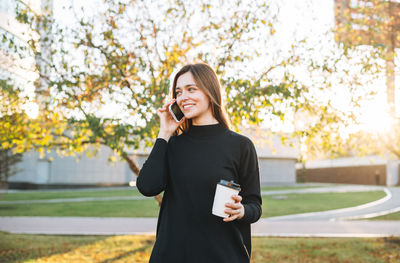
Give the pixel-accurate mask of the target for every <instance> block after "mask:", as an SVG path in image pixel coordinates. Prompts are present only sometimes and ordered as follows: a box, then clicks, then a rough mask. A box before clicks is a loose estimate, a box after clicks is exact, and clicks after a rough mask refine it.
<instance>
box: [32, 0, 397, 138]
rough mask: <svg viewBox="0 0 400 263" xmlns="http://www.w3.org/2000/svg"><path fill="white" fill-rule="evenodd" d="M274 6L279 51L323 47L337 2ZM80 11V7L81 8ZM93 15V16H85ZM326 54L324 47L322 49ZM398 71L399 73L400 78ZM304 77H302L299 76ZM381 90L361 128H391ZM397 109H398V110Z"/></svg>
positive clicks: (114, 108)
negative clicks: (298, 45)
mask: <svg viewBox="0 0 400 263" xmlns="http://www.w3.org/2000/svg"><path fill="white" fill-rule="evenodd" d="M69 1H70V0H58V1H57V5H55V10H54V13H55V16H56V17H57V18H58V19H59V21H61V22H64V23H68V22H69V21H71V13H68V12H66V11H65V9H64V8H63V3H65V4H66V5H67V4H68V3H69ZM72 1H73V3H74V6H75V7H78V6H80V5H85V7H86V10H91V9H92V10H94V9H95V7H96V4H95V0H91V1H85V2H82V1H77V0H72ZM273 2H274V4H276V5H277V6H279V16H278V23H277V24H276V25H275V30H276V33H275V34H274V37H273V39H272V41H273V45H274V46H277V47H280V50H281V51H282V52H283V53H284V52H285V50H288V49H290V45H291V43H293V41H294V40H295V39H297V40H301V39H307V40H308V41H310V42H313V41H314V42H315V45H316V46H317V45H323V44H321V41H320V40H321V36H322V35H324V33H325V32H327V31H329V29H330V27H331V26H332V25H333V23H334V9H333V7H334V1H333V0H308V1H296V0H273ZM78 9H79V8H78ZM85 15H90V13H88V12H87V13H85ZM321 50H322V51H321V52H324V51H323V46H322V47H321ZM263 60H265V58H263V57H260V58H258V60H257V59H256V60H255V61H254V62H253V65H254V67H257V66H258V65H262V63H263ZM396 63H397V65H400V64H399V60H398V57H397V58H396ZM398 74H399V72H397V75H396V76H397V79H399V78H398ZM299 75H301V74H299ZM396 84H397V85H396V89H397V90H398V88H399V81H397V82H396ZM374 85H376V86H377V87H380V88H379V92H378V94H377V95H376V96H375V99H374V100H373V101H369V102H368V103H367V105H365V107H364V108H363V109H362V111H361V112H362V114H361V116H360V120H361V122H362V123H363V124H362V129H365V130H376V131H381V130H384V129H386V128H387V127H388V123H389V120H388V118H386V117H385V116H387V114H386V113H385V107H386V95H385V90H386V87H385V80H384V79H380V80H378V81H376V82H375V83H374ZM398 97H399V98H396V102H397V104H398V105H399V104H400V96H398ZM346 98H348V96H346V94H345V93H342V94H339V95H337V98H335V99H334V100H333V103H334V104H336V105H337V107H346ZM322 99H323V98H322ZM106 101H108V103H107V106H106V107H104V108H103V109H102V110H100V111H99V114H100V115H104V116H110V117H112V116H120V114H121V111H120V108H119V107H118V105H116V104H115V103H113V102H111V100H108V99H107V98H106ZM397 110H398V109H397ZM27 111H28V113H29V112H30V113H29V114H30V115H31V116H32V117H34V116H35V114H37V108H35V105H34V103H31V104H30V105H29V106H28V107H27ZM294 119H295V116H294V115H290V114H289V115H288V116H287V121H286V122H284V123H282V122H281V121H280V120H277V119H276V118H272V119H270V120H267V121H265V122H264V123H263V124H262V127H264V128H269V129H272V130H274V131H284V132H290V131H293V129H294Z"/></svg>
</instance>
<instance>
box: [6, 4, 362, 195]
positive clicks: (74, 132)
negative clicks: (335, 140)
mask: <svg viewBox="0 0 400 263" xmlns="http://www.w3.org/2000/svg"><path fill="white" fill-rule="evenodd" d="M19 3H20V4H19V8H18V12H17V18H18V20H19V21H20V22H21V23H25V24H27V25H29V27H30V28H31V29H32V30H34V31H35V32H39V33H40V37H39V38H35V37H32V38H31V40H30V41H29V42H28V43H29V47H20V46H17V45H14V48H15V50H16V53H17V54H19V55H20V56H22V55H21V54H22V53H23V52H30V53H31V55H32V56H33V57H35V58H36V62H37V63H36V71H37V72H38V74H39V75H40V77H39V79H38V81H36V83H35V85H36V92H37V103H38V105H39V107H40V110H39V115H38V117H37V118H36V119H34V120H32V119H30V120H29V121H27V120H26V119H23V120H22V122H29V124H30V125H33V126H34V127H35V129H34V130H33V131H31V130H29V131H26V132H27V133H28V134H30V135H29V136H28V137H27V136H22V134H23V133H24V131H23V130H15V131H12V132H11V133H8V134H6V133H4V134H3V135H2V138H1V144H2V147H4V148H11V147H15V149H16V152H24V151H26V150H28V149H31V148H34V149H36V150H39V151H41V152H44V151H45V150H49V149H56V150H57V152H58V153H59V154H63V155H75V154H78V153H82V152H84V151H85V150H86V149H87V147H88V146H89V145H91V146H94V147H95V149H98V147H99V146H100V145H105V146H108V147H110V148H111V149H112V150H113V151H114V152H115V153H116V154H117V155H118V156H120V157H121V158H122V159H124V160H126V161H127V162H128V164H129V167H130V169H131V170H132V171H133V172H134V173H135V174H139V167H138V165H137V164H136V162H135V161H134V160H133V159H132V158H131V157H130V156H129V155H128V151H129V150H130V149H137V148H139V147H140V144H141V142H145V145H147V146H150V145H151V144H152V142H153V140H154V138H155V137H156V135H157V133H158V129H159V127H158V120H157V117H156V116H157V115H156V114H154V113H155V112H156V109H157V108H159V107H161V106H162V105H163V103H164V100H165V99H166V94H168V92H169V87H170V78H171V76H172V74H173V71H174V69H176V68H178V67H180V66H182V65H183V64H185V63H187V62H189V61H193V60H195V59H198V60H201V61H204V62H206V63H209V64H210V65H211V66H212V67H214V68H215V69H216V72H217V74H218V75H219V77H220V78H221V80H222V84H223V86H224V87H225V97H226V101H227V105H226V107H227V110H228V113H229V114H230V116H231V120H232V124H233V125H234V128H235V129H238V127H239V126H242V125H248V124H259V123H260V122H261V121H263V120H265V119H266V118H271V116H272V117H273V116H275V117H277V118H278V119H280V120H285V118H287V116H288V115H295V114H308V115H309V116H311V117H312V118H314V120H315V121H312V122H310V123H309V124H308V125H304V126H303V127H302V128H301V129H298V130H295V132H294V133H293V134H292V135H293V136H299V137H301V138H308V139H310V138H314V137H315V136H316V134H319V132H325V133H327V132H328V130H329V129H328V128H331V129H330V130H332V129H338V127H337V125H336V124H337V123H339V122H344V121H345V119H346V117H347V115H345V112H343V111H341V110H340V108H338V107H332V105H331V104H330V100H329V99H328V100H327V101H321V100H320V99H318V92H314V91H313V90H314V89H315V90H317V91H321V90H324V91H325V90H326V89H327V88H328V89H329V88H331V87H332V80H331V76H332V74H335V73H336V72H338V71H339V70H341V68H340V67H339V66H337V64H338V63H340V62H341V61H342V58H341V57H340V56H339V58H337V56H334V57H329V56H327V57H325V59H322V60H321V61H314V60H313V59H309V58H307V57H302V56H304V54H305V53H306V52H308V49H309V48H308V47H307V46H306V45H305V43H306V42H304V41H302V42H297V43H294V44H293V45H292V48H291V49H290V50H289V51H288V52H286V53H284V52H282V54H280V53H279V52H277V51H276V50H273V49H271V47H270V46H269V45H270V40H271V38H272V37H273V35H274V26H273V25H274V22H275V19H276V15H277V10H278V9H277V8H276V7H275V6H271V5H267V4H266V3H265V1H251V2H249V3H247V2H243V1H235V2H234V3H232V2H229V3H224V2H221V3H220V2H218V3H216V2H213V1H206V0H204V1H202V2H201V4H200V5H199V4H196V5H194V4H193V3H191V2H190V1H180V0H175V1H173V2H172V3H171V4H169V5H168V6H165V5H163V4H161V3H152V2H150V1H135V2H130V1H109V0H103V1H99V2H98V3H96V8H95V9H94V8H93V9H90V8H88V7H86V8H85V7H82V10H81V11H79V8H76V7H73V6H72V7H70V8H69V9H68V10H70V13H71V14H73V17H74V19H73V20H69V21H68V24H65V23H64V24H63V22H62V21H60V20H59V19H57V17H54V16H53V15H52V13H51V5H48V6H45V7H44V12H42V13H41V14H38V13H35V11H34V10H32V9H31V8H30V7H29V6H27V5H25V4H24V2H22V1H21V2H19ZM50 3H51V2H50ZM46 8H47V9H46ZM95 10H98V11H95ZM220 10H224V12H220ZM89 11H90V12H89ZM84 13H85V14H86V15H85V16H84V15H83V14H84ZM88 14H90V15H88ZM7 41H8V43H11V41H10V40H7ZM10 45H11V44H10ZM302 52H303V53H302ZM340 52H341V53H340V54H341V56H342V57H345V58H347V57H348V53H347V54H346V53H345V51H343V50H341V51H340ZM260 56H261V57H267V58H269V59H268V60H266V61H263V63H262V64H260V66H258V67H255V66H254V59H255V58H257V57H260ZM299 66H302V67H305V68H306V70H307V72H308V73H309V74H310V77H312V76H311V75H313V74H316V72H318V74H320V75H322V76H323V78H322V81H321V82H317V83H311V84H305V83H304V82H303V81H301V80H299V79H298V77H296V74H295V72H296V70H297V67H299ZM357 69H358V71H357V70H356V71H354V72H355V73H354V72H352V74H356V75H357V73H359V71H360V70H361V71H362V70H363V68H362V67H361V68H357ZM364 71H365V70H364ZM364 73H365V72H364ZM351 76H352V77H354V76H353V75H351ZM346 81H347V82H348V83H350V82H352V81H354V80H353V79H351V78H350V77H349V79H347V80H346ZM358 84H359V82H358ZM106 103H115V104H116V105H118V107H119V110H118V114H116V115H110V114H108V115H106V114H101V110H102V107H103V106H104V105H105V104H106ZM6 115H7V114H6ZM21 126H23V125H21ZM320 134H321V133H320ZM157 199H158V201H160V200H161V198H160V197H159V196H158V197H157Z"/></svg>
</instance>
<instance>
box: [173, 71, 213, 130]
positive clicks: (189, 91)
mask: <svg viewBox="0 0 400 263" xmlns="http://www.w3.org/2000/svg"><path fill="white" fill-rule="evenodd" d="M175 91H176V102H177V103H178V106H179V108H180V109H181V110H182V112H183V114H185V117H186V118H187V119H192V123H193V124H195V125H196V124H200V123H202V120H208V119H209V118H210V117H212V113H211V107H210V99H209V98H208V96H207V95H206V94H205V93H204V92H203V91H202V90H201V89H200V88H198V87H197V86H196V82H195V81H194V78H193V75H192V73H191V72H186V73H185V74H182V75H181V76H179V78H178V80H177V82H176V88H175Z"/></svg>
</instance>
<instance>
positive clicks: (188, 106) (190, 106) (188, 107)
mask: <svg viewBox="0 0 400 263" xmlns="http://www.w3.org/2000/svg"><path fill="white" fill-rule="evenodd" d="M192 106H194V105H193V104H190V105H185V106H183V109H184V110H186V109H190V108H192Z"/></svg>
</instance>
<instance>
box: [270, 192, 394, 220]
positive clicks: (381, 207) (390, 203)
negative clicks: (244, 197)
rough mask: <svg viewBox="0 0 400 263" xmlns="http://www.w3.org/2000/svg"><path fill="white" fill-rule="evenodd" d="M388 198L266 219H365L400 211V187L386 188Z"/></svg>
mask: <svg viewBox="0 0 400 263" xmlns="http://www.w3.org/2000/svg"><path fill="white" fill-rule="evenodd" d="M384 191H385V192H386V197H384V198H382V199H380V200H377V201H374V202H371V203H367V204H363V205H360V206H356V207H349V208H344V209H335V210H329V211H324V212H314V213H303V214H295V215H287V216H277V217H270V218H266V220H268V221H304V220H306V221H310V220H317V221H335V220H349V219H365V218H372V217H376V216H380V215H386V214H390V213H394V212H398V211H400V187H385V188H384Z"/></svg>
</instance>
